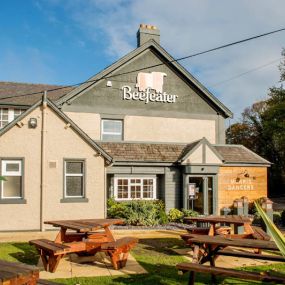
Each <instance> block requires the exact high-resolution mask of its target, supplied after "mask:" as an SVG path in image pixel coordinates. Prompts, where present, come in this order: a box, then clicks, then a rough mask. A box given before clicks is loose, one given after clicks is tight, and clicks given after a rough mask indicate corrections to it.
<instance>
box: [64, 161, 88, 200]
mask: <svg viewBox="0 0 285 285" xmlns="http://www.w3.org/2000/svg"><path fill="white" fill-rule="evenodd" d="M68 162H81V163H82V173H67V172H66V165H67V163H68ZM66 177H82V178H83V179H82V189H81V190H82V195H80V196H69V195H67V192H66V190H67V189H66ZM85 183H86V160H85V159H64V160H63V198H64V200H65V199H67V200H73V199H75V200H76V199H84V198H85V197H86V185H85Z"/></svg>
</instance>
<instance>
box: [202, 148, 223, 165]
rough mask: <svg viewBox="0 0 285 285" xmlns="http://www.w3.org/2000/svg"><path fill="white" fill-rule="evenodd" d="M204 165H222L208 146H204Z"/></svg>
mask: <svg viewBox="0 0 285 285" xmlns="http://www.w3.org/2000/svg"><path fill="white" fill-rule="evenodd" d="M205 147H206V148H205V153H206V155H205V158H206V159H205V160H206V161H205V163H206V164H221V163H223V162H222V161H221V159H220V158H219V157H218V156H217V154H215V153H214V151H213V150H212V149H211V148H210V147H209V146H208V145H205Z"/></svg>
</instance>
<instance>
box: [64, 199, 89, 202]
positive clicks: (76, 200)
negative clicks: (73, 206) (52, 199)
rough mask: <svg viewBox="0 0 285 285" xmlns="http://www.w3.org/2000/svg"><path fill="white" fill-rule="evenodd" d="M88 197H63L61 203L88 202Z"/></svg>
mask: <svg viewBox="0 0 285 285" xmlns="http://www.w3.org/2000/svg"><path fill="white" fill-rule="evenodd" d="M88 201H89V199H88V198H63V199H60V203H87V202H88Z"/></svg>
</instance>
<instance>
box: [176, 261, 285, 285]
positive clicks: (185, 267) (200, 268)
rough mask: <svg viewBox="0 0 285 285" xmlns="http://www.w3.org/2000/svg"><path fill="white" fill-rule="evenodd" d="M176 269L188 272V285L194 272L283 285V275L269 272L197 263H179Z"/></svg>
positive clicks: (213, 280) (192, 278)
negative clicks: (279, 275)
mask: <svg viewBox="0 0 285 285" xmlns="http://www.w3.org/2000/svg"><path fill="white" fill-rule="evenodd" d="M176 268H177V269H178V270H179V271H180V272H181V273H182V274H183V273H185V272H190V276H189V282H188V284H189V285H192V284H194V281H195V277H194V272H200V273H209V274H211V275H212V276H213V275H218V276H230V277H234V278H239V279H245V280H255V281H263V282H275V283H277V284H280V283H281V284H285V275H284V277H278V276H275V275H274V274H272V273H270V272H260V273H259V272H246V271H241V270H236V269H228V268H223V267H213V266H208V265H202V264H197V263H179V264H177V265H176ZM212 283H215V279H212Z"/></svg>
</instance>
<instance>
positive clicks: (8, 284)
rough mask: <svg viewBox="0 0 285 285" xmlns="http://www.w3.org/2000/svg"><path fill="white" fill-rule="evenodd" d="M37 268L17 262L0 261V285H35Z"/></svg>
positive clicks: (37, 274) (37, 276)
mask: <svg viewBox="0 0 285 285" xmlns="http://www.w3.org/2000/svg"><path fill="white" fill-rule="evenodd" d="M38 279H39V268H37V267H36V266H32V265H27V264H24V263H18V262H9V261H4V260H0V284H1V285H2V284H3V285H24V284H25V285H26V284H29V285H36V284H37V280H38Z"/></svg>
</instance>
